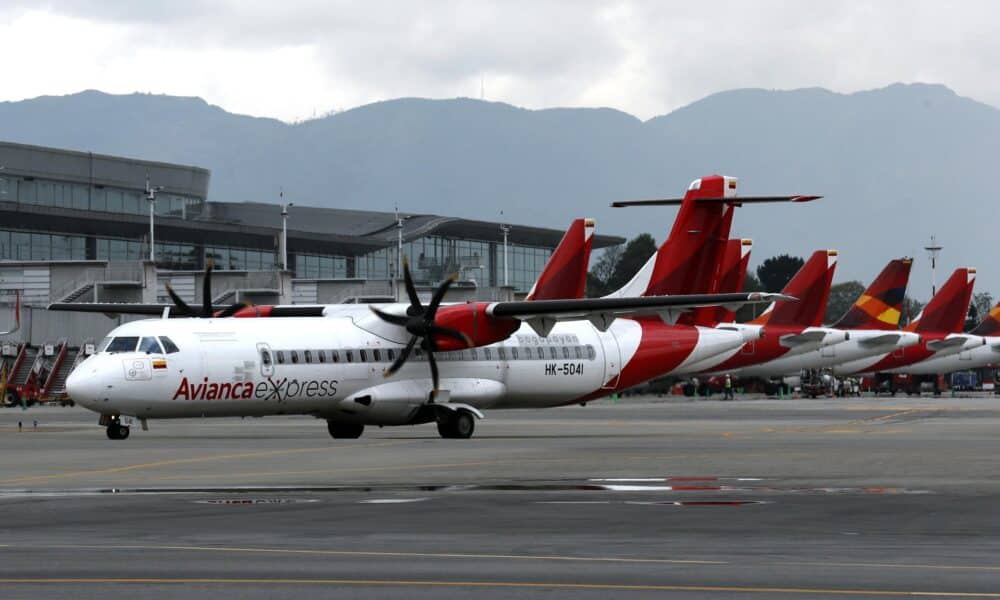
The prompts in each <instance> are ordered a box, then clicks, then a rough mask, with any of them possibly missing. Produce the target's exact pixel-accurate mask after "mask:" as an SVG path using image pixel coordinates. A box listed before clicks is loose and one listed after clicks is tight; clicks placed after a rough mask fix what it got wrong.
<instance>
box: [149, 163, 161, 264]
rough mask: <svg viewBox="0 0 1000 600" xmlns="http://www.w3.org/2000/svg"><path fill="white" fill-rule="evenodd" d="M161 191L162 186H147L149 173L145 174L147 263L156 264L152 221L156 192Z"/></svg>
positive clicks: (154, 211)
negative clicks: (147, 231) (147, 238)
mask: <svg viewBox="0 0 1000 600" xmlns="http://www.w3.org/2000/svg"><path fill="white" fill-rule="evenodd" d="M161 190H163V186H162V185H155V186H153V185H149V173H146V200H147V201H148V202H149V262H151V263H153V264H156V240H155V239H154V237H153V220H154V215H155V213H156V192H159V191H161Z"/></svg>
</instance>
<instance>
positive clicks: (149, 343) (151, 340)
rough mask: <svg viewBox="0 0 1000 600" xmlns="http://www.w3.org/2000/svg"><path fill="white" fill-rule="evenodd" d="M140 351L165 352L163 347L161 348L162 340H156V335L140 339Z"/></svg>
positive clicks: (148, 352)
mask: <svg viewBox="0 0 1000 600" xmlns="http://www.w3.org/2000/svg"><path fill="white" fill-rule="evenodd" d="M139 352H145V353H146V354H163V349H162V348H160V342H158V341H156V338H155V337H144V338H142V339H141V340H139Z"/></svg>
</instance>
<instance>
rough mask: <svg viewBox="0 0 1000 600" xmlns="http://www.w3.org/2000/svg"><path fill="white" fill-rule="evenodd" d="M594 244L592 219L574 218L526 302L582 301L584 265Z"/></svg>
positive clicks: (585, 273)
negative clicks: (571, 299)
mask: <svg viewBox="0 0 1000 600" xmlns="http://www.w3.org/2000/svg"><path fill="white" fill-rule="evenodd" d="M593 243H594V220H593V219H576V220H575V221H573V223H571V224H570V226H569V229H567V230H566V235H564V236H563V238H562V240H561V241H560V242H559V246H558V247H556V249H555V252H553V253H552V256H550V257H549V261H548V262H547V263H545V268H544V269H543V270H542V273H541V274H540V275H539V276H538V280H537V281H535V285H533V286H532V287H531V291H530V292H528V296H527V298H526V299H527V300H564V299H570V298H583V292H584V288H585V287H586V285H587V266H588V265H589V263H590V250H591V247H592V246H593Z"/></svg>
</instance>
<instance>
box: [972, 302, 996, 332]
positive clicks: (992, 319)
mask: <svg viewBox="0 0 1000 600" xmlns="http://www.w3.org/2000/svg"><path fill="white" fill-rule="evenodd" d="M969 333H970V334H972V335H981V336H983V337H986V336H1000V302H998V303H997V305H996V306H994V307H993V309H992V310H990V312H989V314H987V315H986V318H985V319H983V322H982V323H980V324H979V325H976V328H975V329H973V330H972V331H970V332H969Z"/></svg>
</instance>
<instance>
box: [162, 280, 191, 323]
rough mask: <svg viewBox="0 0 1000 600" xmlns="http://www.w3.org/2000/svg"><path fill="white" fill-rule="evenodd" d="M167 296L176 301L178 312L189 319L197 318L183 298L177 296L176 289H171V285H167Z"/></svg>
mask: <svg viewBox="0 0 1000 600" xmlns="http://www.w3.org/2000/svg"><path fill="white" fill-rule="evenodd" d="M167 295H168V296H170V299H171V300H173V301H174V306H176V307H177V309H178V312H180V313H181V314H182V315H186V316H188V317H193V316H195V312H194V311H193V310H191V307H190V306H188V303H187V302H185V301H184V299H183V298H181V297H180V296H178V295H177V292H175V291H174V288H172V287H170V284H169V283H168V284H167Z"/></svg>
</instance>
